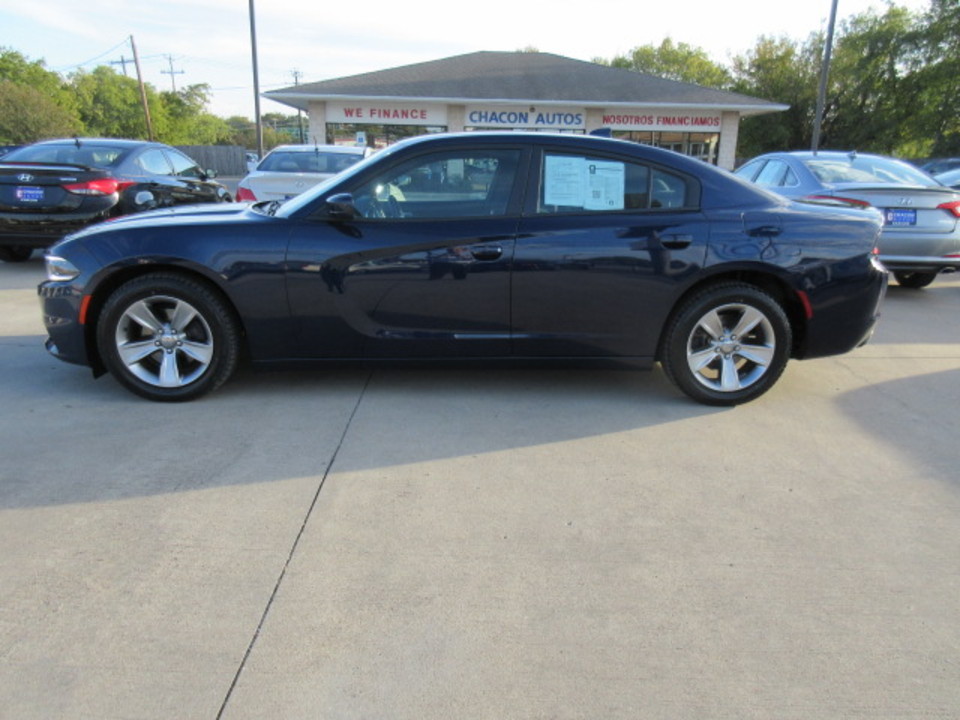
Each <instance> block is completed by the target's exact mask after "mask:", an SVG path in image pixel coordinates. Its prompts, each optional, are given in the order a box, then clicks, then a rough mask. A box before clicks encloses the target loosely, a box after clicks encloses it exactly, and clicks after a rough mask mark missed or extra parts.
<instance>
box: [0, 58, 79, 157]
mask: <svg viewBox="0 0 960 720" xmlns="http://www.w3.org/2000/svg"><path fill="white" fill-rule="evenodd" d="M0 85H2V86H3V90H2V109H0V128H2V129H0V142H2V143H7V144H20V143H28V142H34V141H36V140H40V139H43V138H48V137H53V136H56V135H71V134H73V133H75V132H80V131H81V130H82V123H81V122H80V117H79V114H78V112H77V103H76V100H75V98H74V96H73V93H72V92H71V90H70V88H69V87H68V86H67V85H66V84H65V83H64V81H63V78H61V77H60V76H59V75H58V74H57V73H55V72H52V71H50V70H47V69H46V67H45V66H44V63H43V61H42V60H36V61H30V60H28V59H27V58H26V57H25V56H24V55H22V54H21V53H19V52H17V51H16V50H10V49H7V48H0Z"/></svg>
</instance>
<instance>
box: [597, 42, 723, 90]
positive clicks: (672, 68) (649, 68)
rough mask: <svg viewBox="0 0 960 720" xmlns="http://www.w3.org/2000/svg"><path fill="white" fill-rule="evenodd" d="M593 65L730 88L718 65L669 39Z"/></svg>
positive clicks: (707, 85)
mask: <svg viewBox="0 0 960 720" xmlns="http://www.w3.org/2000/svg"><path fill="white" fill-rule="evenodd" d="M597 62H599V63H601V64H603V65H609V66H611V67H616V68H622V69H625V70H633V71H635V72H642V73H646V74H647V75H656V76H657V77H662V78H666V79H668V80H677V81H679V82H687V83H693V84H695V85H702V86H703V87H712V88H721V89H722V88H726V87H727V86H729V84H730V73H729V72H728V71H727V69H726V68H724V67H723V66H722V65H717V64H716V63H715V62H713V61H712V60H711V59H710V57H709V56H708V55H707V53H706V51H705V50H703V49H702V48H697V47H693V46H691V45H687V44H686V43H678V44H674V42H673V40H671V39H670V38H669V37H668V38H665V39H664V40H663V42H661V43H660V45H659V46H654V45H641V46H640V47H637V48H634V49H633V50H632V51H631V52H630V54H629V55H618V56H616V57H614V58H613V59H612V60H611V61H609V62H606V61H604V60H602V59H600V60H597Z"/></svg>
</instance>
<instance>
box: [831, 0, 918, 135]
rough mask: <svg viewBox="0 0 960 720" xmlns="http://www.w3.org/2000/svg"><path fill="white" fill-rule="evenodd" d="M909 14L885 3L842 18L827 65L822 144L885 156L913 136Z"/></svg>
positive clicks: (914, 60)
mask: <svg viewBox="0 0 960 720" xmlns="http://www.w3.org/2000/svg"><path fill="white" fill-rule="evenodd" d="M915 35H916V31H915V25H914V23H913V17H912V16H911V14H910V13H909V12H908V11H907V10H905V9H903V8H898V7H893V6H891V7H888V8H887V11H886V12H885V13H884V14H883V15H877V14H876V13H875V12H873V11H868V12H866V13H863V14H861V15H857V16H853V17H851V18H849V19H848V20H846V21H844V23H843V27H842V32H841V34H840V36H839V38H838V40H837V43H836V48H835V50H834V56H833V61H832V63H831V67H830V82H829V83H828V86H827V94H826V102H825V104H824V117H823V143H822V144H823V146H824V147H836V148H842V149H845V150H864V151H870V152H878V153H884V154H891V153H895V152H897V150H898V148H899V147H901V146H902V145H904V144H905V143H907V142H910V141H911V139H912V138H913V137H914V135H915V133H914V130H913V129H912V128H911V127H910V124H911V123H910V119H911V116H912V115H913V114H914V111H915V109H916V107H917V104H916V103H917V99H918V97H917V95H918V92H917V91H918V86H917V85H916V83H914V82H910V81H909V77H910V75H911V74H912V73H913V72H915V71H916V70H917V69H918V67H919V64H920V63H919V58H918V55H917V50H918V49H917V46H916V42H915V39H914V38H915Z"/></svg>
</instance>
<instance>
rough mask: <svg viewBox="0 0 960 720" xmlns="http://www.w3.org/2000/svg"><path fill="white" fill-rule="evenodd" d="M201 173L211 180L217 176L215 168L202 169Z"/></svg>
mask: <svg viewBox="0 0 960 720" xmlns="http://www.w3.org/2000/svg"><path fill="white" fill-rule="evenodd" d="M203 174H204V175H206V176H207V179H208V180H213V179H214V178H215V177H216V176H217V171H216V170H204V171H203Z"/></svg>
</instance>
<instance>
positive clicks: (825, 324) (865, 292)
mask: <svg viewBox="0 0 960 720" xmlns="http://www.w3.org/2000/svg"><path fill="white" fill-rule="evenodd" d="M888 278H889V274H888V273H887V271H886V268H885V267H884V266H883V265H881V264H880V263H879V262H878V261H877V260H876V258H874V257H871V259H870V270H869V272H868V273H866V274H865V275H861V276H860V277H859V278H858V279H856V280H854V278H852V277H851V278H850V279H849V280H848V282H847V283H844V284H838V285H837V286H835V287H836V288H837V289H836V291H835V292H831V293H830V294H829V295H826V296H823V297H818V298H817V301H816V302H815V303H814V304H813V308H812V309H813V316H812V317H811V318H810V319H809V321H808V323H807V333H806V338H805V342H804V344H803V347H802V348H801V349H800V350H799V352H798V353H797V355H796V357H798V358H802V359H806V358H815V357H825V356H828V355H840V354H843V353H846V352H849V351H851V350H853V349H854V348H858V347H860V346H861V345H865V344H866V343H867V342H868V341H869V340H870V338H871V336H872V335H873V331H874V329H875V328H876V325H877V321H878V320H879V318H880V306H881V304H882V303H883V298H884V296H885V295H886V292H887V282H888ZM811 299H812V298H811Z"/></svg>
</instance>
